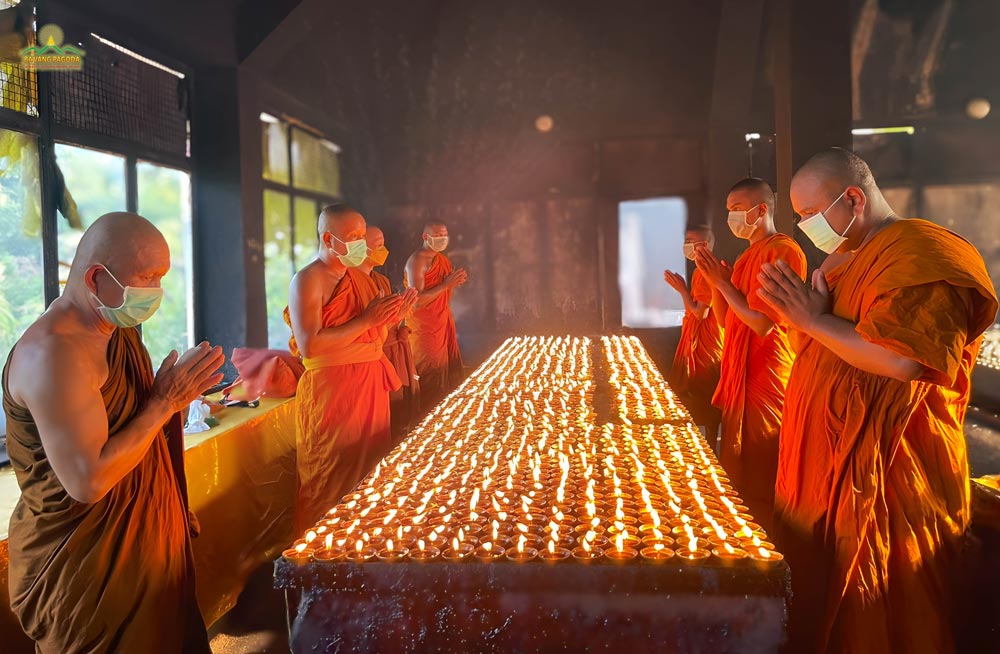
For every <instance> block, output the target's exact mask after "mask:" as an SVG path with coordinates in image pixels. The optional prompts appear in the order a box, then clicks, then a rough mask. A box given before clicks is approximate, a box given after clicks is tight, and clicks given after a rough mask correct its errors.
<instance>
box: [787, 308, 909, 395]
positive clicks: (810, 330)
mask: <svg viewBox="0 0 1000 654" xmlns="http://www.w3.org/2000/svg"><path fill="white" fill-rule="evenodd" d="M803 331H805V332H806V333H807V334H808V335H809V336H812V337H813V338H815V339H816V340H817V341H819V342H820V343H822V344H823V345H824V346H826V348H827V349H828V350H830V351H831V352H833V353H834V354H836V355H837V356H839V357H840V358H841V359H843V360H844V361H845V362H846V363H848V364H850V365H852V366H854V367H855V368H858V369H860V370H864V371H865V372H870V373H872V374H874V375H881V376H883V377H891V378H892V379H898V380H899V381H903V382H911V381H913V380H914V379H916V378H917V377H919V376H920V375H921V374H923V372H924V369H923V366H922V365H921V364H919V363H917V362H916V361H914V360H913V359H908V358H906V357H903V356H900V355H898V354H896V353H895V352H891V351H890V350H887V349H885V348H884V347H882V346H880V345H876V344H874V343H869V342H868V341H866V340H865V339H863V338H861V335H860V334H858V332H857V331H856V329H855V325H854V323H852V322H850V321H847V320H844V319H843V318H838V317H837V316H835V315H833V314H832V313H824V314H821V315H819V316H817V317H816V318H815V319H814V320H813V321H812V322H811V323H810V324H809V325H806V326H805V329H804V330H803Z"/></svg>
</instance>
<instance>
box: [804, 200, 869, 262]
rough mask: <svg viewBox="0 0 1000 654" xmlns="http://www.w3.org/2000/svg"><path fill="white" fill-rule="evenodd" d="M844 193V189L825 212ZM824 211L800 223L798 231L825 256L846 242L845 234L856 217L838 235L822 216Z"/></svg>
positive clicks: (828, 208) (827, 209)
mask: <svg viewBox="0 0 1000 654" xmlns="http://www.w3.org/2000/svg"><path fill="white" fill-rule="evenodd" d="M846 193H847V189H846V188H845V189H844V192H843V193H841V194H840V195H838V196H837V199H836V200H834V201H833V202H831V203H830V206H829V207H827V208H826V211H829V210H830V209H832V208H833V205H835V204H837V203H838V202H840V198H842V197H844V195H845V194H846ZM826 211H820V212H819V213H817V214H816V215H814V216H810V217H809V218H806V219H805V220H802V221H800V222H799V229H801V230H802V231H803V232H804V233H805V235H806V236H808V237H809V240H810V241H812V242H813V245H815V246H816V247H818V248H819V249H820V250H822V251H823V252H826V253H827V254H833V253H834V252H836V251H837V250H838V249H839V248H840V246H841V245H843V244H844V243H846V242H847V236H846V234H847V232H848V230H850V229H851V225H853V224H854V221H855V220H857V218H858V217H857V216H853V217H851V222H849V223H848V224H847V229H845V230H844V233H843V234H838V233H837V232H836V231H834V229H833V227H831V226H830V223H829V222H828V221H827V219H826V216H824V215H823V214H824V213H826Z"/></svg>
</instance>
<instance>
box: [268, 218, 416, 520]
mask: <svg viewBox="0 0 1000 654" xmlns="http://www.w3.org/2000/svg"><path fill="white" fill-rule="evenodd" d="M366 227H367V225H366V223H365V219H364V216H362V215H361V214H360V213H358V212H357V211H356V210H354V209H352V208H351V207H349V206H347V205H330V206H328V207H325V208H324V209H323V212H322V213H321V214H320V216H319V225H318V232H319V241H320V244H319V252H318V253H317V255H316V259H315V260H313V261H312V262H311V263H309V264H308V265H306V266H305V267H303V268H302V269H301V270H300V271H299V272H298V273H296V274H295V277H293V278H292V284H291V288H290V289H289V298H288V308H287V309H286V310H285V319H286V320H287V321H288V323H289V324H290V325H291V328H292V340H291V343H290V344H289V346H290V349H291V351H292V353H293V354H297V355H300V356H301V357H302V363H303V365H304V366H305V369H306V370H305V373H304V374H303V375H302V378H301V379H300V380H299V386H298V392H297V395H296V397H297V399H296V410H297V415H296V432H295V435H296V448H297V449H296V453H297V454H296V460H297V464H296V466H297V470H298V492H297V495H296V504H295V525H296V528H297V529H299V530H303V529H306V528H307V527H309V526H310V525H312V524H313V523H314V522H315V521H316V520H317V519H319V518H320V517H321V516H322V515H323V513H324V512H325V511H327V510H328V509H329V508H330V507H332V506H333V505H334V504H336V503H337V502H339V501H340V499H341V497H343V496H344V494H346V493H347V492H348V491H350V490H351V489H352V488H354V486H355V485H356V484H357V483H358V482H359V481H361V479H362V478H363V477H364V476H365V475H366V474H367V473H368V472H369V471H370V470H371V469H372V468H374V467H375V466H376V465H377V464H378V462H379V461H380V460H381V459H382V457H383V456H385V455H386V454H387V453H388V452H389V450H390V449H391V448H392V440H391V435H390V419H389V393H390V392H392V391H394V390H396V389H398V388H399V385H400V382H399V377H398V376H397V375H396V371H395V369H394V368H393V367H392V365H391V364H390V363H389V360H388V359H386V357H385V353H384V351H383V349H382V347H383V345H384V344H385V341H386V337H387V334H388V330H389V327H390V326H391V325H394V324H396V323H398V322H399V316H400V313H401V312H406V311H408V310H409V309H410V307H412V306H413V303H414V302H415V301H416V295H417V294H416V291H411V292H408V293H406V294H402V295H401V294H397V293H385V292H384V291H382V290H381V289H379V287H378V285H377V284H376V282H375V280H373V279H372V277H371V276H370V275H369V274H367V273H365V272H363V271H362V270H361V268H360V266H361V265H362V264H363V263H364V262H365V260H366V259H367V258H368V244H367V243H366V242H365V232H366Z"/></svg>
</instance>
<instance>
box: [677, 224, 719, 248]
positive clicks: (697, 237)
mask: <svg viewBox="0 0 1000 654" xmlns="http://www.w3.org/2000/svg"><path fill="white" fill-rule="evenodd" d="M684 240H685V241H686V242H688V243H701V242H705V243H708V245H709V247H711V246H712V245H714V244H715V234H714V233H713V232H712V228H711V227H709V226H708V225H688V228H687V231H686V233H685V235H684Z"/></svg>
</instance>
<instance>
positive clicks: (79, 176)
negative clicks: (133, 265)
mask: <svg viewBox="0 0 1000 654" xmlns="http://www.w3.org/2000/svg"><path fill="white" fill-rule="evenodd" d="M56 163H57V164H58V165H59V170H60V172H61V173H62V176H63V180H64V182H65V184H64V187H65V190H64V192H63V198H62V203H63V205H64V208H66V209H67V211H65V212H63V214H62V215H61V216H60V217H59V286H60V291H62V287H63V286H65V284H66V278H67V277H68V276H69V267H70V264H72V263H73V257H74V256H75V255H76V246H77V245H79V243H80V239H81V238H83V233H84V231H86V229H87V228H88V227H90V226H91V225H92V224H93V223H94V221H95V220H97V219H98V218H100V217H101V216H103V215H104V214H106V213H109V212H111V211H123V210H124V209H125V205H126V200H125V198H126V191H125V157H122V156H120V155H116V154H111V153H110V152H102V151H100V150H89V149H87V148H80V147H77V146H75V145H67V144H65V143H56ZM74 206H75V211H74V209H72V207H74ZM67 214H68V216H67ZM111 272H114V270H112V271H111Z"/></svg>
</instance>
